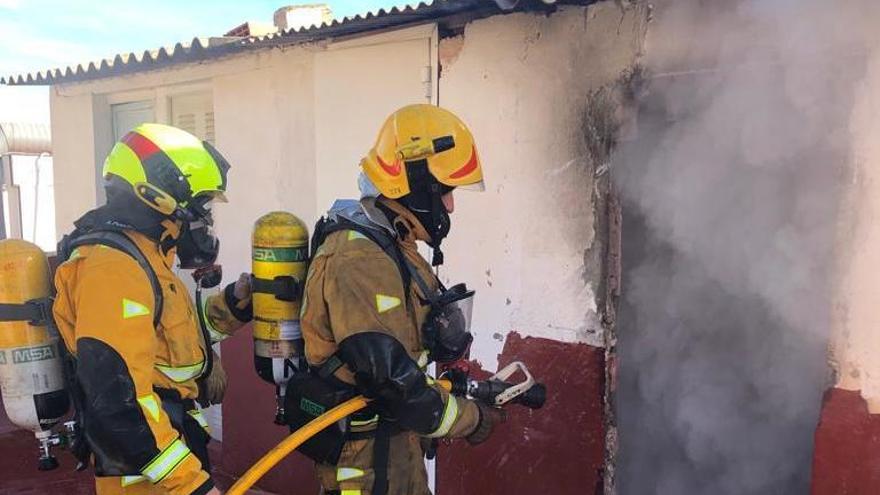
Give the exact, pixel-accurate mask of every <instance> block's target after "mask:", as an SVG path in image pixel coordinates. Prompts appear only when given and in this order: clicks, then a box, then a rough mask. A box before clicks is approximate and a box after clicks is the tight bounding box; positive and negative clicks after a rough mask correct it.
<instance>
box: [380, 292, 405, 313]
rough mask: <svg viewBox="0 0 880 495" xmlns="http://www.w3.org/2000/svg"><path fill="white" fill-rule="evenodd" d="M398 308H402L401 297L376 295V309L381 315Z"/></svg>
mask: <svg viewBox="0 0 880 495" xmlns="http://www.w3.org/2000/svg"><path fill="white" fill-rule="evenodd" d="M398 306H400V298H399V297H394V296H386V295H385V294H376V309H377V310H379V312H380V313H384V312H386V311H390V310H392V309H394V308H396V307H398Z"/></svg>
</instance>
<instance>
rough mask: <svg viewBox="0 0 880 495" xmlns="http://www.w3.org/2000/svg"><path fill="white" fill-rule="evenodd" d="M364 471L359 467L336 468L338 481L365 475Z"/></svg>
mask: <svg viewBox="0 0 880 495" xmlns="http://www.w3.org/2000/svg"><path fill="white" fill-rule="evenodd" d="M364 474H366V473H364V471H363V470H362V469H358V468H347V467H341V468H339V469H337V470H336V481H348V480H353V479H355V478H360V477H361V476H363V475H364Z"/></svg>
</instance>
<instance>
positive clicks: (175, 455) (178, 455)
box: [141, 438, 190, 483]
mask: <svg viewBox="0 0 880 495" xmlns="http://www.w3.org/2000/svg"><path fill="white" fill-rule="evenodd" d="M189 454H190V450H189V448H188V447H187V446H186V444H184V443H183V441H181V440H180V439H179V438H178V439H177V440H175V441H173V442H171V445H169V446H168V447H167V448H166V449H165V450H163V451H162V453H160V454H159V455H157V456H156V458H155V459H153V460H152V461H150V463H149V464H147V466H146V467H145V468H144V469H143V470H142V471H141V472H142V473H143V474H144V476H146V477H147V478H149V479H150V481H152V482H153V483H159V482H160V481H162V480H164V479H165V478H166V477H167V476H168V475H169V474H171V472H172V471H174V469H175V468H176V467H177V466H179V465H180V463H182V462H183V460H184V459H186V457H187V456H188V455H189Z"/></svg>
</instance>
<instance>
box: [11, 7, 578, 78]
mask: <svg viewBox="0 0 880 495" xmlns="http://www.w3.org/2000/svg"><path fill="white" fill-rule="evenodd" d="M562 3H592V2H591V1H586V0H581V1H574V0H571V1H569V2H562ZM542 5H543V4H541V3H540V2H538V1H537V0H526V1H524V2H522V5H521V6H520V7H518V8H519V9H528V8H536V7H537V8H545V9H546V8H551V7H548V6H543V7H542ZM501 13H503V11H502V10H501V9H500V8H499V7H498V5H497V4H496V3H495V1H493V0H429V1H427V2H419V3H418V4H413V5H409V6H406V7H403V8H398V7H393V8H391V9H387V10H386V9H380V10H379V11H377V12H369V13H367V14H364V15H357V16H355V17H346V18H344V19H342V20H334V21H333V22H332V23H330V24H322V25H321V26H312V27H309V28H304V29H300V30H293V29H291V30H288V31H285V32H279V33H273V34H269V35H267V36H256V37H248V38H222V37H221V38H193V40H192V41H191V42H190V43H187V44H184V43H178V44H176V45H174V46H173V47H163V48H160V49H158V50H146V51H144V52H143V53H141V54H136V53H133V52H132V53H128V54H125V55H123V54H119V55H116V57H114V58H113V59H104V60H101V61H98V62H90V63H88V64H85V65H83V64H79V65H77V66H76V67H72V66H68V67H66V68H64V69H51V70H46V71H39V72H35V73H30V74H24V75H17V76H8V77H2V78H0V84H6V85H10V86H41V85H52V84H60V83H72V82H79V81H88V80H93V79H102V78H107V77H115V76H119V75H124V74H132V73H136V72H145V71H151V70H156V69H161V68H165V67H168V66H171V65H178V64H185V63H192V62H201V61H204V60H209V59H215V58H219V57H224V56H227V55H231V54H237V53H242V52H245V51H248V50H259V49H264V48H270V47H275V46H285V45H294V44H300V43H308V42H314V41H319V40H325V39H330V38H339V37H347V36H356V35H361V34H366V33H370V32H375V31H382V30H386V29H392V28H401V27H408V26H415V25H418V24H424V23H428V22H433V21H436V20H438V19H441V18H444V17H450V16H459V15H464V16H467V17H470V18H479V17H485V16H490V15H495V14H501Z"/></svg>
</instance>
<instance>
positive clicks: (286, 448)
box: [226, 380, 452, 495]
mask: <svg viewBox="0 0 880 495" xmlns="http://www.w3.org/2000/svg"><path fill="white" fill-rule="evenodd" d="M437 383H438V384H439V385H440V386H441V387H443V388H444V389H446V391H447V392H448V391H450V390H451V389H452V383H451V382H450V381H448V380H437ZM368 402H369V401H368V400H367V399H366V398H364V397H363V396H361V395H359V396H357V397H355V398H354V399H351V400H348V401H346V402H343V403H342V404H339V405H338V406H336V407H334V408H333V409H331V410H329V411H327V412H325V413H324V414H322V415H320V416H318V417H317V418H315V419H313V420H312V421H310V422H309V423H308V424H306V425H305V426H303V427H302V428H300V429H298V430H296V431H295V432H293V433H291V434H290V435H289V436H288V437H287V438H285V439H284V440H282V441H281V443H279V444H278V445H276V446H275V447H274V448H273V449H272V450H270V451H269V452H267V453H266V455H264V456H263V457H262V458H261V459H260V460H259V461H257V463H256V464H254V465H253V466H251V468H250V469H248V470H247V472H246V473H244V475H243V476H242V477H241V478H240V479H239V480H238V481H237V482H236V483H235V484H234V485H232V488H230V489H229V491H227V492H226V494H227V495H244V493H245V492H247V490H248V489H249V488H250V487H252V486H254V483H256V482H257V481H259V479H260V478H262V477H263V475H265V474H266V473H267V472H269V470H270V469H272V468H273V467H275V465H276V464H278V463H279V462H281V459H284V458H285V457H287V455H288V454H290V453H291V452H293V451H294V450H296V448H297V447H299V446H300V445H302V444H303V442H305V441H306V440H308V439H310V438H312V437H313V436H315V435H317V434H318V432H320V431H321V430H323V429H324V428H327V427H328V426H330V425H332V424H334V423H336V422H337V421H339V420H341V419H343V418H345V417H346V416H349V415H351V414H354V413H356V412H358V411H360V410H361V409H363V408H365V407H367V403H368Z"/></svg>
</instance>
